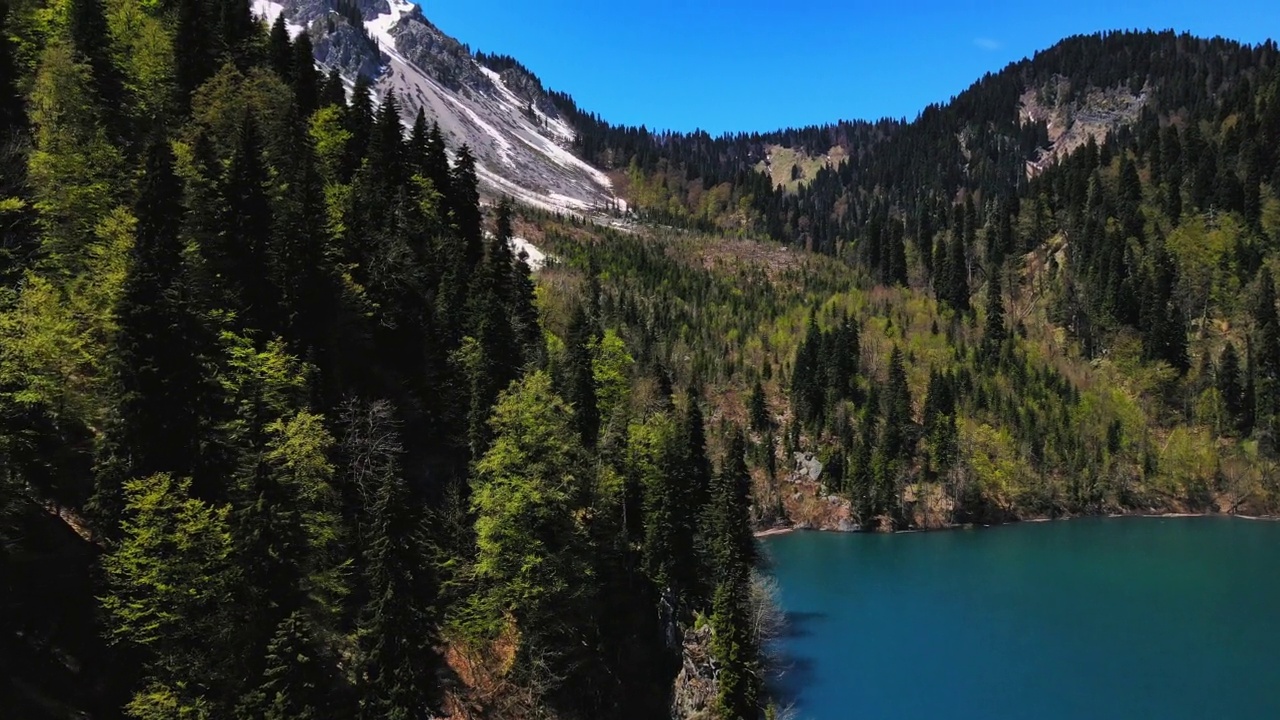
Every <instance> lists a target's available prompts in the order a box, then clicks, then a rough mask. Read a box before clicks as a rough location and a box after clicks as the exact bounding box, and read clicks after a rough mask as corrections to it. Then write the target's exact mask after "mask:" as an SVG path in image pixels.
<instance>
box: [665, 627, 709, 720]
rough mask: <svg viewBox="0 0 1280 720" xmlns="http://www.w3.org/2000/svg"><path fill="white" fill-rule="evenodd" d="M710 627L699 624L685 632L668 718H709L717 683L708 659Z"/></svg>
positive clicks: (683, 719)
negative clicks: (678, 671) (680, 664)
mask: <svg viewBox="0 0 1280 720" xmlns="http://www.w3.org/2000/svg"><path fill="white" fill-rule="evenodd" d="M710 648H711V627H710V625H707V624H705V623H704V624H703V625H702V627H699V628H694V629H693V630H690V631H689V632H687V633H685V638H684V651H683V664H682V666H681V668H680V674H679V675H677V676H676V681H675V685H674V687H673V688H672V691H671V717H672V718H678V719H680V720H695V719H701V718H710V717H712V716H711V708H712V706H713V704H714V702H715V699H716V693H717V691H718V689H719V688H718V684H717V682H716V670H715V666H714V665H713V664H712V661H711V650H710Z"/></svg>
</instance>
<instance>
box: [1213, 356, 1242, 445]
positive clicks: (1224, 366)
mask: <svg viewBox="0 0 1280 720" xmlns="http://www.w3.org/2000/svg"><path fill="white" fill-rule="evenodd" d="M1240 376H1241V372H1240V358H1239V356H1238V355H1237V354H1236V346H1235V345H1234V344H1233V343H1231V342H1228V343H1227V346H1226V347H1225V348H1223V350H1222V356H1221V359H1220V360H1219V361H1218V368H1217V372H1216V379H1217V386H1218V393H1219V394H1220V395H1222V402H1223V404H1224V405H1225V406H1226V410H1227V418H1228V421H1229V422H1230V423H1231V427H1233V428H1235V429H1236V430H1241V429H1242V428H1241V426H1242V425H1243V422H1244V415H1243V410H1244V386H1243V385H1242V384H1241V382H1240Z"/></svg>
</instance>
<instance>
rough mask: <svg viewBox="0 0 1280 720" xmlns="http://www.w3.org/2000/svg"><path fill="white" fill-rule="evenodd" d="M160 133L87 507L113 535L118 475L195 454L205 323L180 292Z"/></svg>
mask: <svg viewBox="0 0 1280 720" xmlns="http://www.w3.org/2000/svg"><path fill="white" fill-rule="evenodd" d="M173 163H174V158H173V153H172V151H171V150H170V147H169V142H168V140H167V139H166V138H164V137H162V136H158V137H155V138H153V140H152V142H151V144H150V147H149V148H148V150H147V157H146V162H145V168H144V173H143V176H142V182H141V185H140V188H139V193H138V200H137V203H136V205H135V207H134V212H135V214H136V216H137V218H138V224H137V230H136V233H135V239H134V246H133V250H132V253H131V255H132V257H131V262H130V266H129V271H128V274H127V276H126V279H125V283H124V290H123V293H122V295H121V298H120V301H119V304H118V305H117V307H116V308H115V316H116V325H117V328H118V330H117V332H116V335H115V341H114V349H113V353H112V360H111V364H110V367H111V376H112V379H113V385H114V389H115V394H116V405H115V412H114V413H113V415H112V422H111V424H110V426H109V428H108V431H107V433H106V436H105V438H104V441H103V444H102V447H101V449H100V453H99V461H98V468H97V473H96V475H97V477H96V482H95V492H94V500H93V503H92V505H93V511H94V514H95V515H96V517H97V519H98V521H99V524H100V527H99V530H100V531H101V532H104V533H106V534H107V535H108V536H112V537H114V536H115V532H116V530H117V529H118V527H119V523H120V520H121V516H120V512H121V510H122V502H123V496H122V495H121V493H122V490H123V487H124V484H125V481H127V480H128V479H130V478H135V477H144V476H149V475H153V474H155V473H161V472H169V473H173V474H175V475H177V476H184V477H188V476H190V475H191V473H192V470H193V469H194V460H195V458H196V457H197V455H198V454H199V446H200V442H201V439H200V438H201V422H200V418H199V417H198V415H197V413H196V408H197V407H198V403H197V401H196V399H197V398H198V397H199V396H200V394H201V393H202V384H203V372H204V371H203V367H202V364H201V357H200V355H201V351H202V350H203V348H202V347H201V345H202V342H201V338H202V336H203V329H202V328H201V327H200V322H199V319H198V318H197V317H196V314H195V310H194V308H193V307H192V305H191V303H190V300H189V299H188V298H187V297H186V296H185V292H186V291H185V289H184V285H185V273H184V269H183V260H182V239H181V237H180V235H179V230H180V227H181V224H182V218H183V207H182V185H181V183H180V182H179V181H178V178H177V177H176V175H175V174H174V168H173Z"/></svg>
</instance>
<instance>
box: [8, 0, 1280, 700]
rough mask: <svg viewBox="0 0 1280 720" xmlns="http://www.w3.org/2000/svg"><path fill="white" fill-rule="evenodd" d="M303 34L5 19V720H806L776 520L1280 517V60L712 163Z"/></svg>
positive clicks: (1177, 58)
mask: <svg viewBox="0 0 1280 720" xmlns="http://www.w3.org/2000/svg"><path fill="white" fill-rule="evenodd" d="M256 10H257V12H258V14H259V16H260V17H261V16H266V17H268V18H275V19H280V23H279V24H277V25H273V26H271V27H270V28H269V27H268V26H266V25H264V24H263V23H261V22H255V21H254V16H253V11H254V7H252V6H251V4H250V2H249V0H171V1H169V2H151V1H150V0H9V1H8V2H0V157H2V158H4V159H5V162H3V163H0V278H3V282H2V283H0V707H4V708H6V709H9V708H16V710H14V711H12V712H11V713H10V714H13V713H16V714H17V715H18V716H20V717H24V718H25V717H31V718H37V719H40V720H43V719H44V718H50V719H53V718H58V719H62V718H72V717H75V718H86V717H87V718H91V719H92V720H107V719H110V720H115V719H116V718H122V717H132V718H138V719H139V720H153V719H154V720H159V719H161V718H166V719H168V718H175V717H190V718H285V717H289V718H296V717H317V718H318V717H362V718H364V717H367V718H387V717H412V718H427V717H450V718H453V719H454V720H469V719H472V718H474V719H476V720H480V719H481V718H501V719H502V720H508V719H510V720H523V719H525V718H530V719H532V718H551V719H554V720H586V719H588V718H618V719H619V720H650V719H653V718H667V717H673V718H681V720H684V719H685V718H691V717H700V718H712V719H719V718H751V719H752V720H756V719H757V718H759V717H761V716H765V717H770V716H773V717H777V716H779V715H780V714H782V713H783V711H782V710H780V709H779V708H778V707H777V706H776V705H777V704H779V703H778V702H777V701H778V700H779V699H778V698H772V697H770V696H769V693H768V688H769V684H768V683H767V682H766V680H768V679H769V673H770V672H772V671H773V670H775V669H776V668H774V667H773V666H772V665H771V664H770V663H771V661H770V658H769V657H768V655H767V653H765V652H764V648H766V647H768V646H769V645H770V638H771V634H772V633H776V632H778V631H779V628H780V625H779V622H780V619H779V616H778V615H779V614H778V612H777V607H776V603H775V602H774V601H773V599H772V595H771V592H770V586H769V583H768V582H767V580H766V579H765V578H764V577H763V575H762V573H761V572H759V567H758V565H759V560H760V558H759V557H758V553H757V551H756V545H755V542H754V539H753V531H755V530H758V529H762V528H765V527H772V526H775V525H784V526H809V527H822V528H829V529H842V530H849V529H854V528H859V529H863V530H885V531H892V530H903V529H930V528H945V527H954V526H957V525H968V524H988V523H999V522H1007V521H1013V520H1019V519H1027V518H1050V517H1070V516H1079V515H1101V514H1147V513H1166V512H1187V513H1216V514H1247V515H1275V514H1276V513H1277V512H1280V476H1278V475H1277V473H1276V468H1277V463H1278V462H1280V306H1278V303H1277V297H1276V288H1275V274H1276V272H1277V271H1280V156H1278V155H1277V153H1278V152H1280V150H1278V148H1280V67H1278V62H1277V60H1278V58H1277V53H1276V48H1275V46H1274V44H1272V43H1267V44H1264V45H1261V46H1245V45H1241V44H1239V43H1234V42H1231V41H1229V40H1223V39H1213V40H1205V39H1199V38H1193V37H1188V36H1182V35H1175V34H1172V33H1105V34H1099V35H1094V36H1087V37H1075V38H1069V39H1067V40H1065V41H1063V42H1062V43H1060V44H1058V45H1056V46H1055V47H1053V48H1050V49H1047V50H1046V51H1044V52H1042V53H1039V54H1037V55H1036V56H1035V57H1034V58H1029V59H1027V60H1025V61H1022V62H1019V63H1014V64H1012V65H1010V66H1009V67H1007V68H1005V69H1004V70H1002V71H1001V72H998V73H993V74H991V75H989V76H986V77H984V78H981V79H979V80H978V81H977V82H976V83H975V84H974V85H973V87H971V88H970V89H969V90H967V91H966V92H964V93H962V94H960V95H959V96H957V97H956V98H953V99H952V100H951V101H949V102H947V103H942V104H939V105H936V106H932V107H929V108H926V109H925V110H924V111H923V112H922V113H921V114H920V116H919V117H918V118H915V119H912V120H910V121H907V120H881V121H876V122H864V121H844V122H839V123H834V124H831V125H826V126H819V127H808V128H798V129H786V130H780V131H776V132H767V133H754V134H743V135H731V136H723V137H711V136H709V135H707V134H705V133H697V132H695V133H669V132H657V133H655V132H651V131H649V130H647V129H645V128H634V127H619V126H614V125H611V124H609V123H608V122H607V121H606V120H604V119H602V118H600V117H599V116H597V115H594V114H591V113H589V112H587V111H586V110H584V109H582V108H580V107H578V106H577V104H576V103H575V102H574V101H573V100H572V98H570V97H569V96H567V95H565V94H563V93H556V92H553V91H550V90H548V89H546V88H545V87H544V86H543V85H542V84H541V82H539V81H538V80H537V78H536V76H534V75H533V74H532V73H531V72H529V71H528V70H527V69H526V68H524V67H523V66H522V65H521V64H520V63H519V62H518V61H517V60H515V59H513V58H509V57H503V56H494V55H485V54H472V53H471V52H470V51H469V50H468V49H467V48H466V46H464V45H461V44H460V43H458V42H456V41H454V40H452V39H450V38H448V37H446V36H444V35H443V34H441V33H440V32H439V31H438V29H436V28H434V27H433V26H431V24H430V23H429V22H428V21H427V20H426V19H425V18H423V17H422V14H421V12H420V11H418V10H416V9H415V8H414V7H413V6H410V5H407V4H391V3H383V2H377V3H371V2H358V1H349V0H341V1H340V2H335V3H332V4H330V3H326V2H296V3H293V4H291V5H284V4H280V5H275V4H265V3H264V4H260V5H257V6H256ZM284 18H288V20H287V21H286V20H284ZM304 31H305V32H306V35H305V36H304V35H303V34H302V33H303V32H304ZM291 36H292V38H294V39H291ZM304 37H305V40H304ZM317 62H318V63H319V64H320V65H321V67H322V68H324V69H325V70H328V71H329V74H328V76H327V77H321V76H320V75H319V74H318V73H317V72H316V65H317ZM360 76H364V77H365V78H366V79H368V80H369V81H370V82H372V83H373V86H374V88H375V92H374V93H373V96H374V97H371V95H370V93H368V92H365V90H366V89H367V88H368V85H367V84H366V82H364V81H361V80H360V79H359V77H360ZM344 82H345V83H346V85H347V86H348V89H349V90H350V92H346V91H344V87H343V83H344ZM393 92H394V94H395V96H397V97H400V98H403V100H404V103H405V105H406V108H405V109H406V114H405V116H401V115H400V114H399V110H400V103H399V102H396V103H392V102H390V101H389V98H390V97H391V96H392V93H393ZM416 109H422V110H423V117H424V119H426V118H428V117H429V118H431V119H435V120H437V121H438V122H439V123H440V124H441V125H442V127H443V128H444V130H445V132H446V133H447V135H448V137H447V139H438V138H436V137H435V136H434V135H433V134H432V133H428V132H422V128H421V127H420V126H418V125H417V123H416V122H413V130H412V131H411V132H409V133H406V125H409V124H410V122H412V121H414V120H415V119H416V118H415V114H416V113H415V110H416ZM463 144H466V145H469V146H474V148H475V151H476V155H478V156H480V157H481V158H482V161H481V164H480V167H479V168H477V167H475V166H474V164H473V163H470V162H467V161H466V160H467V157H468V154H466V153H463V152H462V151H461V150H462V145H463ZM450 155H452V156H453V158H454V159H453V160H452V161H451V159H450V157H449V156H450ZM788 165H789V166H790V167H787V166H788ZM593 167H594V168H596V170H593V169H592V168H593ZM765 171H768V172H765ZM602 174H607V175H608V178H605V177H603V175H602ZM610 179H611V180H612V181H613V183H614V184H613V185H610V184H609V180H610ZM481 191H483V192H484V193H485V194H487V195H489V196H490V197H489V199H490V200H493V199H497V196H500V195H513V196H516V198H517V203H516V204H514V205H513V204H508V203H504V202H500V201H499V202H496V203H494V202H490V203H482V201H481ZM615 196H617V197H618V198H621V199H625V200H626V201H627V205H626V206H625V207H627V208H628V215H631V216H634V217H636V218H638V219H639V220H640V222H629V224H628V226H627V227H626V228H625V229H619V228H612V227H609V226H608V224H607V223H605V222H600V221H598V220H599V218H598V217H589V216H592V215H595V214H596V211H598V210H602V209H603V210H610V209H611V208H613V207H618V208H621V207H624V206H622V205H621V204H620V202H621V200H616V201H615V199H614V197H615ZM522 202H523V203H524V204H528V205H533V206H534V207H533V208H528V207H523V206H522V205H521V203H522ZM538 208H542V209H544V210H546V209H557V210H565V211H572V212H544V211H539V210H538ZM517 233H518V234H519V235H520V236H522V237H523V238H524V241H523V242H521V241H518V240H517V238H516V237H515V236H516V235H517ZM530 243H532V244H533V245H535V246H536V247H537V248H540V249H542V250H544V251H545V254H541V253H538V252H534V251H532V250H530V251H529V252H528V253H527V256H528V261H526V260H525V257H526V253H523V252H522V253H520V255H519V256H516V255H515V251H517V250H523V249H526V248H530V247H532V246H531V245H530ZM534 266H537V271H536V272H534Z"/></svg>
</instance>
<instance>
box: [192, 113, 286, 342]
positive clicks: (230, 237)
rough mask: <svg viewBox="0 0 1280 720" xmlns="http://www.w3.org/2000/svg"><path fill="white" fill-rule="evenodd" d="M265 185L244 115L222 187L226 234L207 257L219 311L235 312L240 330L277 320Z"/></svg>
mask: <svg viewBox="0 0 1280 720" xmlns="http://www.w3.org/2000/svg"><path fill="white" fill-rule="evenodd" d="M268 182H269V177H268V174H267V168H266V165H265V164H264V163H263V160H262V146H261V138H260V136H259V132H258V124H257V122H256V120H255V119H254V117H253V115H252V114H246V115H245V118H244V122H243V123H241V126H240V130H239V133H238V134H237V137H236V147H235V151H234V152H233V153H232V155H231V162H230V163H229V164H228V166H227V171H226V175H225V177H224V180H223V184H222V197H223V198H224V199H225V202H226V215H225V216H224V217H225V223H226V225H225V230H224V232H223V234H222V237H221V238H220V239H219V241H218V244H217V246H216V247H215V248H212V249H211V250H212V251H211V252H210V253H209V254H208V256H207V257H206V259H207V260H208V261H209V263H210V265H211V266H212V268H213V270H214V272H215V273H216V274H217V276H218V282H219V283H220V285H221V287H222V290H223V293H224V295H223V298H224V299H223V302H224V303H225V304H224V305H223V307H231V308H235V309H236V311H237V313H238V314H239V317H238V318H237V320H238V321H239V322H240V325H241V327H248V328H254V329H258V330H264V331H267V332H274V331H275V330H277V329H278V328H279V327H280V323H281V318H280V317H279V313H278V310H279V292H278V288H277V287H276V286H275V283H274V282H273V276H275V275H276V273H275V258H274V257H273V253H272V252H271V250H272V248H271V228H272V227H273V224H272V212H271V203H270V199H269V197H268V196H267V187H268Z"/></svg>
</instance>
